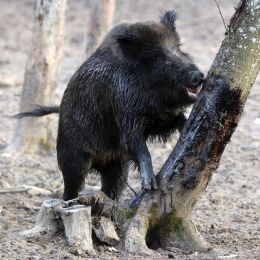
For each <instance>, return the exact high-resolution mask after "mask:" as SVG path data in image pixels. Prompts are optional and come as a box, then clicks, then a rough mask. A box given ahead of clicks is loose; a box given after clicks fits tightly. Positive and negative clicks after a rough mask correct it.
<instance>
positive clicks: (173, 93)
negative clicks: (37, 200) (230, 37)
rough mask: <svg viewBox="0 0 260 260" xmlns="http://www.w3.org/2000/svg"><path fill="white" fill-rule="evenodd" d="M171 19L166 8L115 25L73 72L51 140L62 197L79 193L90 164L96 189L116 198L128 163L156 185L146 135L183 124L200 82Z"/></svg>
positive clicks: (162, 134)
mask: <svg viewBox="0 0 260 260" xmlns="http://www.w3.org/2000/svg"><path fill="white" fill-rule="evenodd" d="M175 20H176V14H175V12H174V11H169V12H166V13H165V15H164V16H163V17H162V18H161V21H160V23H153V22H147V23H135V24H120V25H118V26H116V27H114V28H113V29H112V30H111V31H110V32H109V33H108V35H107V36H106V37H105V39H104V41H103V42H102V43H101V45H100V46H99V47H98V48H97V50H96V51H95V52H94V53H93V54H92V56H91V57H90V58H89V59H88V60H87V61H86V62H85V63H83V64H82V65H81V67H80V68H79V69H78V70H77V71H76V73H75V74H74V75H73V77H72V78H71V80H70V82H69V84H68V86H67V88H66V90H65V92H64V96H63V98H62V101H61V105H60V108H59V113H60V118H59V128H58V139H57V156H58V163H59V167H60V169H61V171H62V173H63V178H64V185H65V188H64V199H65V200H68V199H72V198H75V197H77V196H78V192H79V191H80V189H81V188H82V187H83V184H84V180H85V175H86V173H88V172H89V171H90V170H92V169H94V170H96V171H98V172H99V173H100V174H101V180H102V191H104V192H105V193H106V194H107V195H108V196H110V197H111V198H113V199H117V198H118V197H119V195H120V193H121V191H122V190H123V189H124V187H125V184H126V181H127V175H128V169H127V168H128V165H129V162H134V163H135V164H136V165H137V166H138V168H139V170H140V173H141V177H142V185H143V188H145V189H151V188H154V189H156V188H157V183H156V179H155V176H154V173H153V168H152V162H151V156H150V153H149V151H148V148H147V146H146V141H147V140H148V139H149V138H151V139H155V138H158V139H159V140H162V141H166V140H167V139H168V138H169V136H170V135H171V134H172V133H173V132H174V131H175V130H176V129H178V130H179V131H180V130H181V129H182V128H183V125H184V123H185V116H184V111H185V108H186V107H187V106H189V105H190V104H192V103H194V102H195V100H196V98H197V94H198V92H199V85H200V84H201V83H202V80H203V74H202V73H201V72H200V71H199V70H198V68H197V67H196V66H195V65H194V64H193V62H192V60H191V58H190V57H189V56H188V55H187V54H185V53H183V52H182V51H181V50H180V42H179V37H178V34H177V32H176V30H175ZM54 112H58V108H56V110H55V111H54ZM29 113H30V112H29ZM47 113H50V110H48V109H47V112H46V114H47ZM43 114H44V111H43V113H42V114H40V115H43ZM31 115H33V111H32V113H31ZM38 115H39V111H38ZM38 115H36V116H38ZM26 116H28V114H27V115H26Z"/></svg>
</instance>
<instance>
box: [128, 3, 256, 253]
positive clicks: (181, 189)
mask: <svg viewBox="0 0 260 260" xmlns="http://www.w3.org/2000/svg"><path fill="white" fill-rule="evenodd" d="M259 54H260V0H243V1H241V2H240V4H239V6H238V8H237V9H236V12H235V14H234V15H233V17H232V19H231V21H230V25H229V28H228V31H227V33H226V37H225V40H224V41H223V43H222V46H221V48H220V50H219V52H218V54H217V56H216V58H215V60H214V62H213V65H212V67H211V69H210V71H209V73H208V75H207V79H206V83H205V84H204V90H203V93H201V95H200V97H199V99H198V101H197V102H196V104H195V105H194V107H193V110H192V113H191V115H190V117H189V120H188V122H187V124H186V126H185V128H184V130H183V132H182V134H181V136H180V138H179V140H178V143H177V145H176V147H175V149H174V150H173V152H172V153H171V154H170V156H169V158H168V160H167V161H166V163H165V164H164V166H163V168H162V169H161V171H160V172H159V174H158V176H157V177H158V181H159V183H160V186H161V190H160V191H155V192H146V193H145V194H144V195H143V197H142V198H141V201H140V204H139V206H138V207H137V211H136V213H135V214H134V217H133V218H132V220H131V222H130V224H129V226H128V228H127V230H126V232H125V238H124V241H123V248H124V249H125V250H127V251H130V252H134V253H137V252H140V253H148V254H149V253H151V251H150V250H149V249H148V247H147V246H146V242H147V241H148V242H149V243H150V244H151V245H156V244H157V245H160V246H162V247H164V248H166V247H168V248H169V247H180V248H184V249H190V250H194V251H204V250H208V249H210V246H209V244H208V243H207V242H206V241H205V240H204V239H203V237H202V236H201V235H200V234H199V232H198V230H197V228H196V226H195V224H194V222H193V220H192V211H193V207H194V205H195V203H196V202H197V200H198V197H199V196H200V194H201V193H202V192H203V191H204V190H205V189H206V187H207V184H208V183H209V181H210V179H211V176H212V173H213V172H214V171H215V170H216V169H217V167H218V165H219V161H220V158H221V155H222V153H223V151H224V148H225V146H226V144H227V143H228V142H229V140H230V138H231V136H232V134H233V132H234V130H235V129H236V127H237V124H238V122H239V119H240V117H241V113H242V111H243V107H244V104H245V102H246V99H247V97H248V95H249V93H250V89H251V87H252V85H253V83H254V82H255V79H256V77H257V75H258V73H259V69H260V59H259ZM135 210H136V208H135ZM227 210H228V209H227Z"/></svg>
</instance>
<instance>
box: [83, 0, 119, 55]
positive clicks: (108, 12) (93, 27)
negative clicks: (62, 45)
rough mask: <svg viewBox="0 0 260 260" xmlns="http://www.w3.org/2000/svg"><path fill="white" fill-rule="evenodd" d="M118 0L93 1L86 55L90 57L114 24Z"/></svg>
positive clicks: (88, 26)
mask: <svg viewBox="0 0 260 260" xmlns="http://www.w3.org/2000/svg"><path fill="white" fill-rule="evenodd" d="M115 7H116V0H94V1H93V0H92V2H91V11H90V19H89V22H88V25H87V33H86V55H87V57H89V56H90V55H91V54H92V52H93V51H94V50H95V49H96V47H97V46H98V45H99V44H100V43H101V41H102V39H103V38H104V36H105V35H106V33H107V32H108V30H109V29H110V27H111V26H112V24H113V18H114V12H115Z"/></svg>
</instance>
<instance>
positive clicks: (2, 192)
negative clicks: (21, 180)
mask: <svg viewBox="0 0 260 260" xmlns="http://www.w3.org/2000/svg"><path fill="white" fill-rule="evenodd" d="M29 189H30V188H21V189H10V190H0V194H7V193H22V192H26V191H28V190H29Z"/></svg>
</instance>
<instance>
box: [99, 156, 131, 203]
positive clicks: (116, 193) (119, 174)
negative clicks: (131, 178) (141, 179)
mask: <svg viewBox="0 0 260 260" xmlns="http://www.w3.org/2000/svg"><path fill="white" fill-rule="evenodd" d="M98 171H99V172H100V173H101V182H102V188H101V190H102V191H103V192H104V193H105V194H106V195H107V196H108V197H110V198H111V199H113V200H117V199H119V197H120V195H121V193H122V191H123V189H124V188H125V187H126V182H127V175H128V169H127V168H126V167H124V166H123V165H122V163H121V161H119V160H114V161H109V162H107V163H106V164H105V165H103V166H102V167H101V168H99V169H98Z"/></svg>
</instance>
